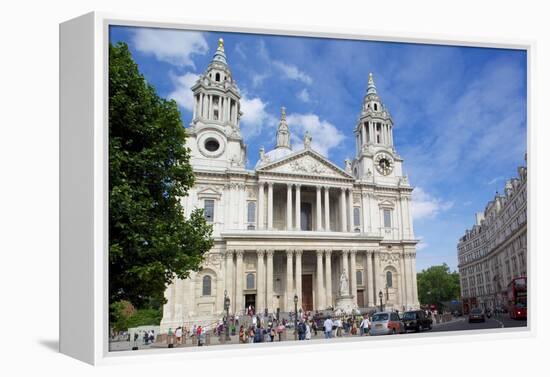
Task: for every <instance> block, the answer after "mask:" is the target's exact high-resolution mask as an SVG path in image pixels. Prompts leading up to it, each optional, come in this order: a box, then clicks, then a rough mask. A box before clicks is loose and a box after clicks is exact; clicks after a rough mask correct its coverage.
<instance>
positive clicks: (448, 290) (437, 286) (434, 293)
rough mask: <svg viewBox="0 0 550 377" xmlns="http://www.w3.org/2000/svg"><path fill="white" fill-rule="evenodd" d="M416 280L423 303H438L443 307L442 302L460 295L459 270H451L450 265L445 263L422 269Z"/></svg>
mask: <svg viewBox="0 0 550 377" xmlns="http://www.w3.org/2000/svg"><path fill="white" fill-rule="evenodd" d="M416 281H417V284H418V299H419V301H420V303H421V304H424V305H425V304H436V305H437V306H438V307H441V303H442V302H444V301H450V300H453V299H458V298H459V297H460V277H459V275H458V272H456V271H454V272H450V269H449V266H447V264H445V263H443V264H442V265H439V266H431V267H429V268H428V269H426V270H422V272H419V273H418V274H416Z"/></svg>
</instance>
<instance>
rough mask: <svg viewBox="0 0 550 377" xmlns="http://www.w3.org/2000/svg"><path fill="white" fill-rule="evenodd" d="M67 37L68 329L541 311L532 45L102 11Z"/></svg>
mask: <svg viewBox="0 0 550 377" xmlns="http://www.w3.org/2000/svg"><path fill="white" fill-rule="evenodd" d="M60 44H61V46H60V47H61V48H60V51H61V53H60V74H61V83H60V89H61V90H60V92H61V109H60V119H61V133H60V145H61V151H60V152H61V161H60V169H61V193H60V201H61V224H60V225H61V250H60V255H61V258H60V259H61V266H60V268H61V276H60V284H61V287H60V293H61V306H60V313H61V314H60V315H61V318H60V328H61V333H60V348H61V351H62V352H64V353H67V354H69V355H71V356H74V357H76V358H78V359H81V360H84V361H86V362H89V363H99V362H109V361H112V360H124V357H126V358H131V357H146V356H147V355H151V354H155V355H158V354H162V356H164V357H174V356H175V355H177V356H178V357H182V355H183V356H184V357H190V358H192V357H195V356H197V355H199V354H201V353H204V352H212V354H213V355H215V351H223V352H229V353H233V354H239V353H242V352H246V353H247V354H248V353H250V354H251V355H254V354H262V353H266V352H282V353H284V352H295V351H296V350H299V349H300V348H296V347H299V346H302V345H305V344H308V345H315V346H318V347H325V346H327V345H330V344H340V343H349V344H350V345H351V346H353V347H366V348H368V347H373V346H375V345H376V344H379V343H378V342H379V341H381V340H388V339H389V340H391V341H393V342H396V343H397V342H399V341H401V339H411V338H412V339H416V338H424V339H427V340H428V341H429V339H430V338H432V339H433V337H435V336H443V335H445V336H448V339H449V341H452V340H453V337H451V335H452V336H455V335H456V336H458V335H460V336H464V337H467V336H471V335H472V334H480V333H481V334H484V335H486V336H488V337H489V336H493V337H494V336H502V337H506V336H509V335H510V334H514V335H517V334H518V333H519V334H524V335H529V334H531V332H532V322H531V319H532V314H531V313H532V311H531V308H532V305H533V304H534V303H533V302H531V300H530V299H529V297H530V296H529V295H528V291H529V290H530V289H531V287H530V285H529V284H528V275H529V265H530V253H531V251H530V250H529V248H528V228H527V222H528V204H529V202H528V185H527V153H528V143H527V140H528V138H527V130H528V114H529V102H528V92H529V91H528V89H529V69H530V66H529V65H530V54H531V51H532V46H531V45H530V44H528V43H523V44H521V43H515V42H512V43H510V42H507V41H505V42H495V41H448V40H446V41H437V40H428V39H423V38H417V39H412V38H404V37H395V36H391V35H390V36H380V35H367V34H362V33H360V32H357V31H345V30H335V31H331V30H314V29H306V28H304V29H303V30H285V29H276V28H273V29H268V28H265V29H252V28H247V27H246V26H242V25H199V24H193V23H191V22H174V21H165V20H153V19H143V18H131V17H130V18H126V17H121V16H113V15H105V14H98V13H92V14H88V15H85V16H82V17H80V18H77V19H74V20H71V21H67V22H65V23H63V24H62V25H61V39H60ZM528 288H529V289H528ZM75 331H78V332H79V333H81V334H83V336H80V337H74V333H75ZM83 338H84V339H86V341H84V342H83V341H82V339H83Z"/></svg>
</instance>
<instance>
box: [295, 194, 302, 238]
mask: <svg viewBox="0 0 550 377" xmlns="http://www.w3.org/2000/svg"><path fill="white" fill-rule="evenodd" d="M300 200H301V199H300V185H299V184H297V185H296V205H295V206H296V230H302V225H301V221H300V220H301V219H300V215H301V213H300V212H301V208H300V205H301V203H300Z"/></svg>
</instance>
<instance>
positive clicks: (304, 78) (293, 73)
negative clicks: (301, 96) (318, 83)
mask: <svg viewBox="0 0 550 377" xmlns="http://www.w3.org/2000/svg"><path fill="white" fill-rule="evenodd" d="M273 66H275V67H276V68H278V69H279V70H280V71H281V72H282V73H283V74H284V75H285V76H286V77H287V78H289V79H291V80H297V81H301V82H303V83H305V84H308V85H310V84H311V83H312V82H313V80H312V79H311V77H310V76H309V75H307V74H306V73H305V72H302V71H300V70H299V69H298V67H296V66H295V65H292V64H286V63H283V62H280V61H276V60H275V61H273Z"/></svg>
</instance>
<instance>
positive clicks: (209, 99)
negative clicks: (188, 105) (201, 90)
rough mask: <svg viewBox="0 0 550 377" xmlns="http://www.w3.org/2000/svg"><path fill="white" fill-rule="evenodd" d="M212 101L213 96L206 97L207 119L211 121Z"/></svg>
mask: <svg viewBox="0 0 550 377" xmlns="http://www.w3.org/2000/svg"><path fill="white" fill-rule="evenodd" d="M213 99H214V96H213V95H212V94H209V95H208V119H212V115H213V114H214V106H213Z"/></svg>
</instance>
